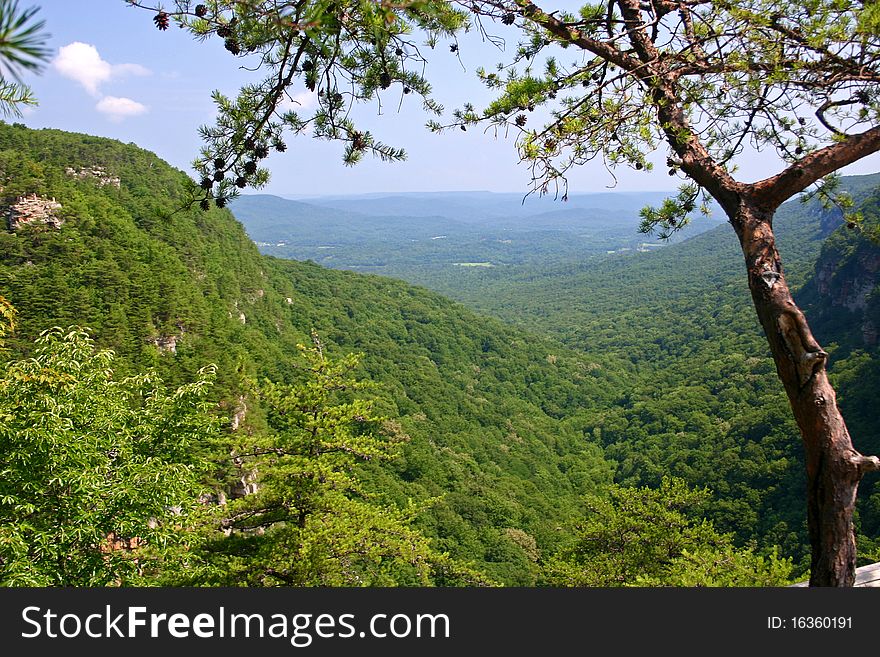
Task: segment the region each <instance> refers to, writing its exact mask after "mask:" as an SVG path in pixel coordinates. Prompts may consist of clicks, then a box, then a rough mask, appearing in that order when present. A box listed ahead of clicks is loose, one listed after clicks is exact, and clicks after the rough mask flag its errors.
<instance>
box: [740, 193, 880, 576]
mask: <svg viewBox="0 0 880 657" xmlns="http://www.w3.org/2000/svg"><path fill="white" fill-rule="evenodd" d="M772 220H773V214H772V211H768V210H767V209H766V208H762V207H761V203H760V200H759V199H758V198H755V197H754V196H748V195H747V196H744V197H741V200H740V204H739V207H738V208H737V211H736V213H735V214H734V216H733V217H732V218H731V223H732V224H733V227H734V229H735V230H736V233H737V236H738V237H739V240H740V245H741V247H742V251H743V255H744V256H745V260H746V269H747V272H748V281H749V289H750V291H751V294H752V300H753V302H754V305H755V310H756V311H757V314H758V318H759V319H760V322H761V325H762V326H763V328H764V333H765V335H766V336H767V341H768V342H769V344H770V351H771V353H772V354H773V360H774V361H775V363H776V371H777V373H778V375H779V378H780V380H781V381H782V384H783V386H784V388H785V392H786V393H787V395H788V400H789V402H790V404H791V408H792V412H793V414H794V417H795V420H796V421H797V424H798V427H799V428H800V432H801V438H802V440H803V445H804V454H805V458H806V471H807V473H806V474H807V525H808V529H809V535H810V545H811V548H812V563H811V575H810V585H811V586H852V585H853V584H854V583H855V564H856V544H855V532H854V528H853V510H854V507H855V500H856V493H857V491H858V486H859V482H860V481H861V479H862V476H863V475H864V474H865V473H866V472H868V471H871V470H877V469H878V467H880V459H878V458H877V457H876V456H871V457H867V456H863V455H861V454H860V453H859V452H858V451H856V450H855V448H854V447H853V444H852V440H851V438H850V435H849V432H848V431H847V428H846V423H845V422H844V420H843V416H842V415H841V413H840V410H839V409H838V407H837V399H836V395H835V393H834V389H833V388H832V387H831V385H830V384H829V382H828V376H827V374H826V370H825V365H826V362H827V360H828V354H826V353H825V351H824V350H823V349H822V347H821V346H820V345H819V343H818V342H817V341H816V339H815V338H814V337H813V334H812V332H811V331H810V327H809V325H808V324H807V320H806V318H805V317H804V314H803V313H802V312H801V310H800V309H799V308H798V307H797V304H796V303H795V301H794V298H793V297H792V295H791V291H790V290H789V288H788V285H787V284H786V281H785V275H784V272H783V269H782V261H781V259H780V256H779V252H778V251H777V249H776V240H775V237H774V235H773V223H772Z"/></svg>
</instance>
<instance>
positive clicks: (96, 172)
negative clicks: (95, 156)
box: [65, 166, 120, 189]
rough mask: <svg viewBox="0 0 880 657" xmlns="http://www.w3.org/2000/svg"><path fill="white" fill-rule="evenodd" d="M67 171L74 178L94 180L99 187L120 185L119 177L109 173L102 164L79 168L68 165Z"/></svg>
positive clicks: (117, 186)
mask: <svg viewBox="0 0 880 657" xmlns="http://www.w3.org/2000/svg"><path fill="white" fill-rule="evenodd" d="M65 172H66V173H67V175H68V176H71V177H72V178H79V179H80V180H87V179H91V180H94V181H95V184H96V185H98V187H105V186H106V185H111V186H112V187H116V188H117V189H118V188H119V185H120V180H119V178H117V177H116V176H114V175H111V174H109V173H107V171H105V170H104V167H101V166H94V167H80V168H79V169H74V168H73V167H67V168H66V169H65Z"/></svg>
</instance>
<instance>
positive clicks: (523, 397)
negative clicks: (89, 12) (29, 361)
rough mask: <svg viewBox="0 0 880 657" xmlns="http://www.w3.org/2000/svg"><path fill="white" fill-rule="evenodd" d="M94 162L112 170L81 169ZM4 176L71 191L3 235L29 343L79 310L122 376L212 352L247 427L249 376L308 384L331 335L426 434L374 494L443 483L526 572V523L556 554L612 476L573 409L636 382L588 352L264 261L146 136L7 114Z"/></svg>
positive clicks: (484, 556)
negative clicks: (191, 197)
mask: <svg viewBox="0 0 880 657" xmlns="http://www.w3.org/2000/svg"><path fill="white" fill-rule="evenodd" d="M68 169H70V170H72V172H73V173H71V172H70V171H68ZM93 169H100V170H102V171H103V172H105V174H106V175H104V174H102V175H104V177H106V178H107V179H108V180H109V181H110V182H103V181H102V180H101V177H100V176H99V177H96V176H95V175H92V174H91V173H86V174H82V175H77V174H80V173H81V171H83V170H85V171H87V172H88V171H92V170H93ZM0 172H2V183H0V184H2V185H3V187H4V191H3V194H4V195H5V196H6V197H7V199H8V200H7V203H8V204H10V205H14V204H15V201H16V199H17V198H18V197H19V196H22V195H30V194H36V195H37V196H38V197H39V198H42V199H52V198H54V199H55V200H56V202H57V203H60V204H61V208H60V209H58V210H57V211H54V212H55V215H56V216H57V218H58V219H59V220H60V221H61V222H63V223H61V226H60V228H55V227H53V226H51V225H46V224H43V223H41V222H37V223H35V224H33V225H21V226H19V227H18V228H17V229H15V230H12V229H11V228H8V227H4V230H3V231H2V232H0V291H2V294H3V296H5V297H6V298H7V299H9V300H10V301H11V302H12V304H13V305H14V306H15V308H16V309H17V310H18V313H19V325H18V330H17V332H16V333H15V335H14V336H13V337H12V338H11V339H10V340H9V342H8V345H7V346H9V347H10V348H11V350H12V353H11V355H12V356H18V355H25V354H27V353H29V352H30V349H31V347H30V345H31V343H32V340H33V338H34V337H35V336H36V335H37V334H38V333H39V332H41V331H42V330H44V329H46V328H48V327H51V326H54V325H60V326H68V325H71V324H79V325H84V326H87V327H89V328H90V329H91V330H92V332H93V335H94V336H95V339H96V341H97V344H98V345H99V346H101V347H108V348H112V349H114V350H115V351H116V353H117V355H118V358H117V360H116V361H115V363H116V364H115V367H116V368H117V370H118V371H119V372H120V373H126V372H129V373H133V372H137V371H140V370H142V369H143V368H145V367H148V366H149V367H154V368H156V369H157V370H158V371H159V372H160V373H161V375H162V376H163V377H164V378H165V379H166V380H167V381H169V382H172V383H182V382H185V381H188V380H191V379H192V378H193V377H195V375H196V372H197V371H198V369H199V368H201V367H203V366H205V365H207V364H209V363H214V364H216V365H217V380H218V384H217V386H216V396H217V401H219V402H221V408H222V409H223V413H224V414H225V416H226V417H227V421H231V420H230V418H232V416H233V415H235V414H239V415H241V411H243V410H245V409H246V410H247V412H246V414H245V419H244V426H242V427H240V428H239V431H240V432H248V431H258V430H260V429H261V428H262V427H263V426H264V425H265V420H264V419H263V413H262V410H261V408H260V406H259V404H257V403H255V402H254V401H253V400H251V399H250V398H247V397H246V396H243V392H242V391H243V379H244V378H245V377H248V376H256V377H268V378H271V379H272V380H275V381H282V382H283V381H286V380H291V379H292V378H295V377H296V372H297V367H298V364H299V361H298V360H297V358H298V356H297V354H298V350H297V348H296V345H297V344H298V343H308V342H309V334H310V332H311V331H312V330H313V329H314V330H315V331H316V332H317V334H318V335H319V336H320V338H321V339H322V340H323V341H324V342H325V344H326V345H327V349H328V350H329V351H330V352H331V353H335V354H338V355H339V354H344V353H349V352H361V353H363V354H364V357H363V359H362V364H361V368H362V369H361V376H365V377H367V378H369V379H370V380H373V381H375V382H376V383H377V384H378V386H377V388H376V390H375V392H374V395H375V396H376V397H377V399H378V411H379V412H381V413H382V414H384V415H387V416H389V417H391V418H393V419H395V420H396V421H398V422H399V423H400V424H401V425H402V430H403V431H405V432H406V433H407V434H409V436H410V437H411V440H410V441H409V442H408V443H407V444H406V445H405V447H404V455H403V458H401V459H399V460H397V461H394V462H392V463H391V464H390V466H389V467H387V468H384V469H382V468H379V467H373V468H372V469H371V471H370V472H369V473H368V474H367V475H365V478H366V479H368V480H369V481H371V482H372V483H371V484H370V486H371V488H372V489H374V490H376V491H380V492H381V495H382V496H383V498H387V499H390V500H393V501H395V502H398V503H401V504H403V503H405V502H406V500H407V499H409V498H412V499H414V500H424V499H426V498H429V497H432V498H433V497H438V498H439V500H438V501H437V502H436V503H434V505H433V506H432V507H431V508H430V509H429V510H427V511H426V512H425V513H424V514H423V516H422V517H421V518H420V519H419V524H420V526H422V527H423V528H424V530H425V531H426V532H427V534H428V535H429V536H433V537H435V538H436V545H437V547H438V548H439V549H440V550H447V551H449V552H450V553H451V554H452V555H453V556H455V557H457V558H460V559H462V560H464V561H474V562H475V563H476V564H477V565H478V566H479V567H480V568H481V569H483V570H484V571H485V572H486V573H488V575H489V576H490V577H492V578H494V579H496V580H498V581H501V582H506V583H509V584H531V583H533V582H534V577H535V575H534V573H535V564H534V561H533V559H534V558H535V554H534V552H531V553H527V551H526V550H525V549H524V548H523V547H522V546H521V544H523V539H521V538H520V537H519V534H517V533H513V534H512V533H511V532H512V530H517V531H518V532H522V533H523V535H525V536H528V537H533V539H534V540H536V541H537V545H538V546H539V547H540V549H542V550H549V549H552V546H553V545H554V544H555V543H556V542H557V541H558V538H559V532H558V531H557V527H558V526H559V525H560V524H561V523H564V522H565V520H566V518H568V517H569V516H570V515H571V514H572V513H573V512H574V510H575V509H576V508H577V506H578V502H579V499H580V496H581V495H583V494H585V493H589V492H597V491H599V490H600V489H601V488H602V487H603V486H605V485H607V484H608V483H609V482H610V481H611V477H612V468H611V466H610V464H608V463H607V462H606V461H605V460H604V458H603V456H602V452H601V449H600V448H599V447H598V446H596V445H594V444H591V443H589V442H585V441H583V440H582V438H581V434H580V433H579V431H578V430H577V427H576V426H574V425H572V424H571V422H570V420H569V419H568V418H570V416H571V415H572V414H573V412H574V410H575V409H583V408H586V407H589V406H590V405H593V404H609V403H611V402H612V401H613V395H614V392H613V390H615V389H617V388H619V386H618V385H617V384H616V383H615V384H614V385H609V383H613V382H614V376H615V375H613V374H610V373H606V372H604V371H603V370H601V369H599V368H596V367H595V366H594V365H593V364H592V363H591V362H590V361H587V360H585V359H584V358H582V357H581V356H579V355H577V354H575V353H574V352H572V351H570V350H566V349H564V348H562V347H560V346H559V345H558V344H554V343H552V342H550V341H547V340H542V339H538V338H536V337H534V336H530V335H528V334H526V333H524V332H522V331H519V330H516V329H512V328H509V327H506V326H505V325H503V324H502V323H500V322H498V321H494V320H490V319H487V318H484V317H477V316H475V315H474V314H473V313H471V312H469V311H467V310H465V309H464V308H462V307H461V306H458V305H456V304H454V303H452V302H450V301H448V300H446V299H443V298H442V297H439V296H438V295H436V294H432V293H429V292H427V291H424V290H420V289H416V288H412V287H410V286H408V285H406V284H404V283H401V282H398V281H393V280H388V279H381V278H376V277H365V276H359V275H354V274H350V273H345V272H336V271H330V270H326V269H323V268H321V267H318V266H316V265H314V264H307V263H296V262H289V261H280V260H274V259H272V258H268V257H264V256H261V255H260V254H259V253H258V251H257V249H256V247H255V246H254V245H253V243H252V242H251V241H250V240H249V239H248V238H247V236H246V235H245V234H244V231H243V230H242V228H241V226H240V224H238V223H237V222H236V221H235V220H234V218H233V217H232V215H231V214H230V213H229V212H228V211H221V210H212V211H210V212H208V213H203V212H201V211H200V210H198V209H193V210H181V206H182V203H183V200H184V198H186V193H185V191H186V187H187V185H188V184H190V183H189V181H188V179H187V178H186V177H185V176H184V175H183V174H181V173H179V172H176V171H173V170H172V169H170V168H169V167H168V166H167V165H166V164H164V163H163V162H162V161H161V160H159V159H158V158H157V157H156V156H155V155H153V154H152V153H148V152H146V151H143V150H141V149H138V148H136V147H135V146H132V145H128V146H126V145H122V144H120V143H117V142H113V141H110V140H105V139H97V138H93V137H87V136H83V135H73V134H66V133H63V132H60V131H53V130H42V131H31V130H27V129H25V128H23V127H20V126H9V125H2V126H0ZM117 179H118V186H117V184H116V182H115V181H116V180H117ZM238 420H240V417H239V418H238ZM238 420H237V421H238ZM237 421H236V423H237ZM531 540H532V539H528V540H526V541H525V545H528V544H529V543H530V541H531Z"/></svg>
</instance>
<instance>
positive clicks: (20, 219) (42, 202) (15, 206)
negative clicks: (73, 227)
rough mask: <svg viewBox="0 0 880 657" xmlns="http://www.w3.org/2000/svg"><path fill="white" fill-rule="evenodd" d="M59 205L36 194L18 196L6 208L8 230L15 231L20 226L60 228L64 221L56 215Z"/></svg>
mask: <svg viewBox="0 0 880 657" xmlns="http://www.w3.org/2000/svg"><path fill="white" fill-rule="evenodd" d="M61 207H62V206H61V204H60V203H59V202H58V201H56V200H55V198H54V197H53V198H51V199H49V198H43V197H42V196H37V195H36V194H29V195H28V196H19V197H18V198H17V199H16V200H15V201H14V202H13V203H10V204H9V205H8V206H7V207H6V219H7V221H8V222H9V230H12V231H16V230H19V229H20V228H21V227H22V226H41V225H42V226H49V227H51V228H56V229H57V228H61V225H62V224H63V223H64V220H63V219H61V218H60V217H59V216H58V215H57V213H58V211H59V210H60V209H61Z"/></svg>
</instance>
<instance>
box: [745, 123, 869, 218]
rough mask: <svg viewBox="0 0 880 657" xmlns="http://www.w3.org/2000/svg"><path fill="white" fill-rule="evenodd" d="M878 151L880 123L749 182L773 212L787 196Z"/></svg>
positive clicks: (761, 200)
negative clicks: (763, 177) (776, 171)
mask: <svg viewBox="0 0 880 657" xmlns="http://www.w3.org/2000/svg"><path fill="white" fill-rule="evenodd" d="M877 151H880V126H877V127H874V128H871V129H870V130H866V131H865V132H862V133H860V134H857V135H851V136H849V137H846V138H844V139H843V140H841V141H839V142H837V143H835V144H831V145H830V146H826V147H825V148H820V149H819V150H817V151H813V152H812V153H810V154H809V155H806V156H804V157H803V158H801V159H800V160H798V161H797V162H795V163H794V164H792V165H790V166H789V167H788V168H786V169H785V170H784V171H782V172H780V173H778V174H777V175H775V176H772V177H770V178H765V179H764V180H761V181H759V182H756V183H754V184H753V185H750V187H751V189H752V192H753V194H754V195H755V196H758V197H760V202H761V205H762V206H763V207H764V209H765V210H769V211H773V210H775V209H776V208H778V207H779V206H780V205H782V203H784V202H785V201H787V200H788V199H789V198H791V197H792V196H794V195H795V194H798V193H800V192H802V191H804V190H805V189H806V188H807V187H809V186H810V185H812V184H813V183H814V182H816V181H817V180H820V179H822V178H824V177H825V176H827V175H829V174H831V173H834V172H835V171H837V170H838V169H840V168H842V167H845V166H847V165H848V164H852V163H853V162H857V161H858V160H860V159H862V158H863V157H866V156H868V155H870V154H871V153H876V152H877Z"/></svg>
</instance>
